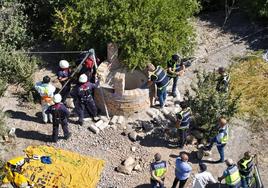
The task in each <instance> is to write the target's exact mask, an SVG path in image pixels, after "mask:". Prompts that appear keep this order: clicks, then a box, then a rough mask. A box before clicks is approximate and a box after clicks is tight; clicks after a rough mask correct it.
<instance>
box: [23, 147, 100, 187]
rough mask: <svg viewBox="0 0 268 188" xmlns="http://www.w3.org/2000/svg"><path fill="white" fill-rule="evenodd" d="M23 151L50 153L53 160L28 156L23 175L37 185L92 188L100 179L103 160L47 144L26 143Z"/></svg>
mask: <svg viewBox="0 0 268 188" xmlns="http://www.w3.org/2000/svg"><path fill="white" fill-rule="evenodd" d="M25 153H28V154H34V155H39V156H50V157H51V159H52V164H43V163H41V161H40V160H30V163H26V164H25V165H24V166H23V175H24V176H26V177H27V178H29V179H30V180H31V181H32V182H33V183H34V184H35V186H34V187H40V188H43V187H45V188H50V187H51V188H67V187H68V188H91V187H92V188H93V187H96V186H97V183H98V181H99V179H100V175H101V172H102V169H103V167H104V161H103V160H98V159H94V158H91V157H86V156H82V155H79V154H78V153H73V152H70V151H65V150H61V149H56V148H54V147H50V146H29V147H27V148H26V149H25Z"/></svg>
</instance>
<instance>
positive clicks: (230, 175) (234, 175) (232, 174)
mask: <svg viewBox="0 0 268 188" xmlns="http://www.w3.org/2000/svg"><path fill="white" fill-rule="evenodd" d="M226 171H227V176H226V177H225V182H226V184H227V185H236V184H238V183H239V182H240V181H241V177H240V174H239V170H238V168H237V166H236V165H233V166H231V167H228V168H227V170H226Z"/></svg>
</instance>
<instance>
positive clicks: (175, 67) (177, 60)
mask: <svg viewBox="0 0 268 188" xmlns="http://www.w3.org/2000/svg"><path fill="white" fill-rule="evenodd" d="M167 68H168V70H167V75H168V77H169V78H170V79H172V80H173V85H172V96H173V97H176V96H177V93H176V89H177V82H178V79H179V76H182V75H183V74H184V72H185V66H184V64H183V62H182V59H181V57H180V55H179V54H174V55H172V57H171V59H170V60H169V61H168V62H167Z"/></svg>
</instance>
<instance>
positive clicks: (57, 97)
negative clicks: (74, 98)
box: [53, 94, 62, 103]
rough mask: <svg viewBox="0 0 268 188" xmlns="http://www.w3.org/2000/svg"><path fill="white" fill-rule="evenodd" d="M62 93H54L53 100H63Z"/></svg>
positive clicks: (56, 101)
mask: <svg viewBox="0 0 268 188" xmlns="http://www.w3.org/2000/svg"><path fill="white" fill-rule="evenodd" d="M61 99H62V98H61V95H60V94H56V95H54V97H53V101H54V102H55V103H60V102H61Z"/></svg>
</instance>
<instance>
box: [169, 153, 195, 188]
mask: <svg viewBox="0 0 268 188" xmlns="http://www.w3.org/2000/svg"><path fill="white" fill-rule="evenodd" d="M188 160H189V157H188V155H187V154H186V153H182V154H181V156H180V157H178V158H177V159H176V168H175V179H174V181H173V184H172V187H171V188H176V187H177V184H178V182H180V184H179V188H183V187H184V186H185V184H186V182H187V180H188V178H189V177H190V174H191V172H192V167H191V165H190V164H189V163H188Z"/></svg>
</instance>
